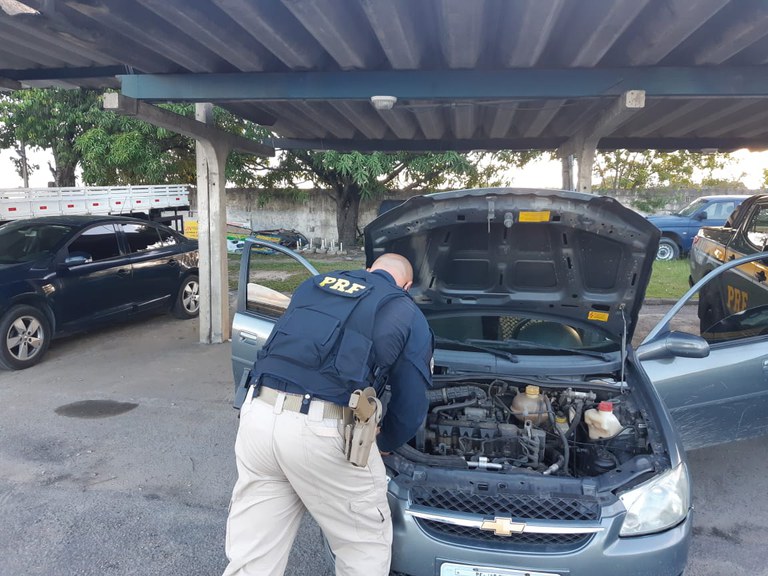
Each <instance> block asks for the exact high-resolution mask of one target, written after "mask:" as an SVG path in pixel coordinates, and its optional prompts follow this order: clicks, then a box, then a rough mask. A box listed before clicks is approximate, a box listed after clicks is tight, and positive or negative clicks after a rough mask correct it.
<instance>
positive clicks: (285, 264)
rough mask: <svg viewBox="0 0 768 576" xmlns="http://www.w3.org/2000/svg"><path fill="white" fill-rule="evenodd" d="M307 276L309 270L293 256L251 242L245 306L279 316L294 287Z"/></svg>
mask: <svg viewBox="0 0 768 576" xmlns="http://www.w3.org/2000/svg"><path fill="white" fill-rule="evenodd" d="M310 276H311V274H310V272H309V270H307V269H306V268H305V267H304V266H302V265H301V264H300V263H299V262H298V261H296V260H294V259H293V258H290V257H289V256H286V255H285V254H280V253H265V249H264V247H263V246H258V245H255V244H253V245H250V251H249V253H248V284H247V286H246V304H245V308H246V310H247V311H248V312H251V313H254V314H259V315H264V316H268V317H270V318H278V317H280V316H282V314H283V312H285V309H286V308H287V307H288V304H289V303H290V301H291V296H290V295H291V293H292V292H293V290H294V289H295V288H296V286H298V285H299V284H300V283H301V282H302V281H304V280H306V279H307V278H309V277H310Z"/></svg>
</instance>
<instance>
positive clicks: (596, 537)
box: [389, 491, 691, 576]
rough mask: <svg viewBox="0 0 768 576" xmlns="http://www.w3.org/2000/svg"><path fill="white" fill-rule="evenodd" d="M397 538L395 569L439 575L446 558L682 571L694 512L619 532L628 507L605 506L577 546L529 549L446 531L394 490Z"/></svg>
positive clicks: (517, 565) (665, 575)
mask: <svg viewBox="0 0 768 576" xmlns="http://www.w3.org/2000/svg"><path fill="white" fill-rule="evenodd" d="M389 505H390V509H391V510H392V522H393V530H394V543H393V550H392V568H391V569H392V571H393V572H395V573H401V574H407V575H410V576H439V575H440V566H441V565H442V564H443V563H445V562H450V563H454V564H466V565H469V566H480V567H486V568H487V567H495V568H506V569H515V570H520V571H522V572H527V571H532V572H539V573H546V574H551V575H553V576H554V575H557V576H594V575H595V574H621V575H622V576H678V575H680V574H682V572H683V570H684V569H685V565H686V562H687V560H688V548H689V546H690V539H691V514H690V513H689V514H688V516H687V517H686V519H685V520H684V521H683V522H682V523H681V524H679V525H677V526H676V527H674V528H672V529H670V530H666V531H664V532H661V533H658V534H652V535H648V536H638V537H633V538H619V536H618V534H619V530H620V529H621V521H622V518H623V516H624V511H623V508H621V507H620V506H612V507H611V508H610V509H605V510H603V515H602V518H601V519H600V521H599V526H600V527H601V528H602V531H600V532H597V533H594V534H591V535H588V536H586V537H585V538H584V539H582V540H580V541H578V542H576V543H575V544H574V545H572V546H566V547H558V546H551V545H547V544H542V545H541V546H534V547H531V546H527V547H523V548H526V550H525V551H522V550H521V549H520V548H516V547H515V546H514V545H510V546H509V547H508V549H505V548H506V547H505V544H504V539H503V538H499V539H497V541H496V542H493V543H486V542H484V541H475V542H473V541H472V540H470V539H468V538H463V539H462V538H461V537H456V538H454V537H445V536H444V535H441V534H439V533H436V532H434V531H432V530H430V529H429V527H428V524H425V523H424V522H423V521H421V520H419V519H417V518H415V517H414V516H412V515H411V514H409V513H408V512H407V510H408V503H407V502H406V501H405V500H402V499H400V498H398V497H397V496H395V495H394V494H393V493H392V491H390V493H389Z"/></svg>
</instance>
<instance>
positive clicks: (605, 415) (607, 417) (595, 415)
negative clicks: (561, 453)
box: [584, 402, 622, 440]
mask: <svg viewBox="0 0 768 576" xmlns="http://www.w3.org/2000/svg"><path fill="white" fill-rule="evenodd" d="M584 422H586V423H587V427H588V428H589V437H590V438H591V439H592V440H599V439H600V438H612V437H614V436H616V434H618V433H619V432H621V428H622V426H621V422H619V419H618V418H616V415H615V414H614V413H613V403H612V402H600V403H599V404H598V405H597V410H595V409H594V408H590V409H589V410H587V411H586V412H585V413H584Z"/></svg>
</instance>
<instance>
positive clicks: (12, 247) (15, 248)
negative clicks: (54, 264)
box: [0, 222, 72, 264]
mask: <svg viewBox="0 0 768 576" xmlns="http://www.w3.org/2000/svg"><path fill="white" fill-rule="evenodd" d="M71 232H72V227H71V226H66V225H63V224H29V223H19V222H11V223H9V224H6V225H5V226H0V264H15V263H18V262H28V261H30V260H35V259H37V258H40V257H41V256H44V255H45V254H47V253H48V252H50V251H51V250H52V249H53V248H54V247H55V246H56V245H57V244H58V243H59V242H60V241H61V240H62V239H63V238H64V237H65V236H67V235H68V234H70V233H71Z"/></svg>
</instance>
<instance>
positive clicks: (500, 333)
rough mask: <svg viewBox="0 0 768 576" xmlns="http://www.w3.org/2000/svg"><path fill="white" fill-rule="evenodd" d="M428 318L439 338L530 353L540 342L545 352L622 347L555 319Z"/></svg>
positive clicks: (475, 315)
mask: <svg viewBox="0 0 768 576" xmlns="http://www.w3.org/2000/svg"><path fill="white" fill-rule="evenodd" d="M428 321H429V325H430V327H431V328H432V331H433V332H434V333H435V336H436V337H437V338H438V341H439V340H440V339H447V340H452V341H454V342H466V343H467V344H468V345H474V346H477V345H480V344H485V345H490V346H494V347H495V348H500V349H503V350H507V351H515V352H523V353H528V354H530V353H535V352H536V350H537V346H536V345H538V346H539V347H540V349H541V350H542V352H544V351H546V352H551V351H554V350H560V351H568V350H573V351H582V350H599V351H601V352H606V351H613V350H616V349H617V348H618V344H617V343H616V342H613V341H612V340H610V339H609V338H608V337H607V336H606V335H605V334H604V333H602V332H599V331H598V330H593V329H589V328H582V327H575V326H571V325H568V324H563V323H560V322H557V321H554V320H542V319H537V318H526V317H522V316H506V315H499V314H473V315H460V316H434V317H430V318H428ZM532 344H533V346H532Z"/></svg>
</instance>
